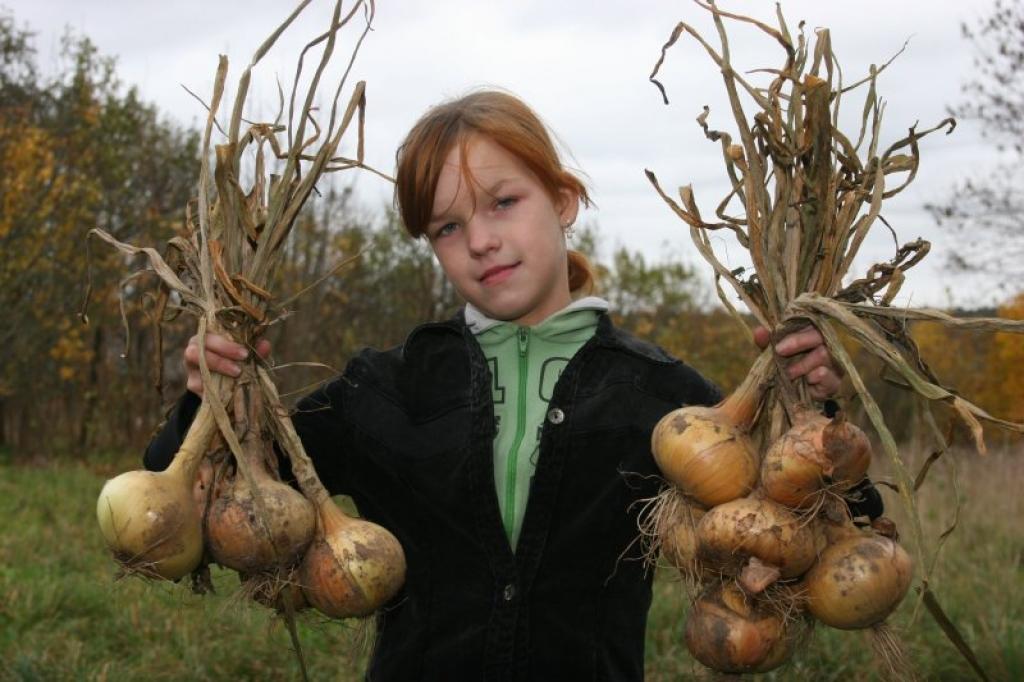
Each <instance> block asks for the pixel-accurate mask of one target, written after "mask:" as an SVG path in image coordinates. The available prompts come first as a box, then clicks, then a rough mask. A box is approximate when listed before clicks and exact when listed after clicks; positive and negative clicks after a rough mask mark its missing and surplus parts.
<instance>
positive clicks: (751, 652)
mask: <svg viewBox="0 0 1024 682" xmlns="http://www.w3.org/2000/svg"><path fill="white" fill-rule="evenodd" d="M685 637H686V647H687V649H689V651H690V653H691V654H692V655H693V657H694V658H696V659H697V660H698V661H700V662H701V663H703V664H704V665H706V666H707V667H709V668H712V669H713V670H717V671H719V672H723V673H759V672H767V671H769V670H773V669H775V668H777V667H779V666H780V665H782V664H783V663H785V662H786V661H787V660H788V659H789V657H790V656H791V655H792V653H793V650H794V648H795V647H794V646H793V645H794V643H795V641H796V638H795V637H792V636H791V635H790V634H789V633H788V632H787V628H786V626H785V622H784V620H783V619H782V617H781V616H780V615H779V614H778V613H775V612H773V611H771V610H769V609H766V608H763V607H761V606H759V605H758V604H757V603H756V602H753V601H748V600H747V599H745V598H744V595H743V593H742V592H741V591H740V589H739V588H738V587H736V586H735V585H734V584H732V583H725V584H714V585H711V586H710V587H709V588H708V589H707V590H706V591H705V592H704V593H703V594H702V595H701V596H700V597H699V598H698V599H697V601H696V602H695V603H694V605H693V608H692V609H691V610H690V613H689V615H688V616H687V619H686V635H685Z"/></svg>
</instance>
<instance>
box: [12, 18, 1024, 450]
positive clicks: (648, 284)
mask: <svg viewBox="0 0 1024 682" xmlns="http://www.w3.org/2000/svg"><path fill="white" fill-rule="evenodd" d="M62 58H63V62H62V63H63V68H62V69H61V70H60V72H59V73H57V74H55V75H47V74H43V73H41V72H40V70H39V69H38V66H37V63H36V54H35V51H34V49H33V45H32V39H31V34H30V33H28V32H27V31H25V30H23V29H19V28H18V27H17V26H16V24H15V21H14V19H13V17H12V16H10V15H2V16H0V163H2V164H3V169H4V173H2V174H0V253H2V259H0V341H2V346H0V347H2V348H3V350H4V352H3V353H0V451H6V452H11V453H14V454H15V455H16V456H20V457H32V456H40V457H86V456H89V455H91V454H93V453H97V452H117V453H120V452H131V451H136V452H137V451H139V449H140V448H141V447H142V446H143V444H144V443H145V442H146V441H147V440H148V438H149V437H150V435H151V433H152V431H153V429H154V428H155V427H156V426H157V424H158V423H159V422H160V420H161V416H162V414H163V413H164V411H165V410H166V409H167V407H168V406H169V405H170V404H172V403H173V402H174V401H175V400H176V399H177V397H178V396H180V394H181V391H182V390H183V379H184V377H183V371H182V367H181V351H182V349H183V348H184V346H185V344H186V342H187V339H188V338H189V336H191V335H192V334H193V333H194V331H195V321H194V320H193V319H192V318H189V317H188V316H186V315H176V310H175V308H174V305H173V301H172V302H171V304H170V305H169V306H167V307H166V308H163V307H161V306H160V305H159V304H158V303H159V302H158V299H157V297H155V296H154V295H153V294H154V293H155V289H154V287H155V285H156V278H155V277H153V276H140V277H134V278H129V279H126V276H127V275H129V274H130V273H132V272H134V271H136V270H137V269H139V267H140V266H141V265H142V262H141V261H131V260H126V259H125V258H124V257H122V256H121V255H119V254H118V253H117V252H115V251H114V250H113V249H111V248H109V247H108V246H107V245H106V244H103V243H101V242H98V241H95V240H94V241H93V242H92V243H89V242H88V241H87V234H88V232H89V230H90V229H92V228H93V227H102V228H103V229H105V230H107V231H108V232H110V233H111V234H113V235H114V236H115V237H116V238H118V239H120V240H122V241H128V242H131V243H135V244H137V245H140V246H157V247H159V246H160V245H162V244H164V243H166V242H167V240H168V239H170V238H171V237H172V236H174V235H175V234H178V233H179V231H180V230H181V229H182V224H183V218H184V211H185V206H186V203H187V202H188V200H189V199H190V197H191V196H192V193H193V192H194V187H195V182H196V175H197V171H198V138H197V134H196V132H195V131H192V130H188V129H185V128H182V127H180V126H178V125H176V124H175V123H173V122H171V121H170V120H169V119H167V118H165V117H163V116H161V115H160V112H158V111H157V110H156V109H155V108H154V107H152V106H151V105H148V104H146V103H144V102H142V101H140V99H139V97H138V94H137V92H136V91H135V90H134V89H133V88H125V87H123V86H122V85H121V84H120V83H119V82H118V80H117V78H116V73H115V69H114V64H113V62H112V61H111V60H109V59H106V58H103V57H102V56H100V55H99V54H98V53H97V51H96V49H95V47H94V46H93V45H92V44H91V43H90V42H89V41H88V40H87V39H84V38H74V37H70V38H67V39H65V41H64V49H63V57H62ZM598 241H599V233H598V231H597V230H596V229H585V230H583V231H582V232H581V233H580V234H578V235H577V236H576V237H574V241H573V244H572V246H573V247H574V248H577V249H579V250H582V251H584V252H585V253H589V254H591V255H592V256H593V254H594V253H597V252H599V249H598V248H597V245H598ZM594 260H595V262H596V264H597V266H598V271H599V286H600V290H599V291H598V292H597V293H599V294H600V295H602V296H604V297H606V298H607V299H609V301H610V302H611V303H612V307H613V310H614V313H613V314H614V317H615V319H616V321H617V323H619V324H620V325H622V326H623V327H625V328H627V329H630V330H631V331H633V332H635V333H636V334H637V335H639V336H641V337H643V338H647V339H649V340H652V341H654V342H655V343H658V344H659V345H661V346H663V347H664V348H666V349H667V350H669V351H670V352H672V353H673V354H675V355H676V356H678V357H681V358H683V359H685V360H686V361H687V362H689V363H690V364H692V365H693V366H695V367H697V368H698V369H699V370H701V371H702V372H703V373H705V374H706V375H707V376H708V377H709V378H711V379H712V380H714V381H715V382H716V383H718V384H719V385H721V386H722V387H723V388H726V389H729V388H731V387H732V386H734V385H736V384H737V383H738V382H739V380H740V379H741V378H742V377H743V375H744V374H745V372H746V370H747V368H748V367H749V365H750V363H751V361H752V360H753V358H754V357H755V355H756V351H755V349H754V347H753V345H752V344H751V342H750V340H749V338H748V335H747V333H746V332H745V331H744V330H743V328H742V327H741V326H740V325H738V324H737V323H736V322H735V321H734V320H733V319H731V318H730V316H729V315H728V314H726V313H725V312H724V311H722V310H721V309H719V308H717V307H716V306H713V305H711V303H710V302H711V296H710V295H709V292H708V286H707V284H706V283H705V282H706V277H705V274H704V269H701V270H699V271H698V272H695V271H694V270H693V269H692V268H691V267H690V266H688V265H687V264H685V263H684V262H683V261H682V260H679V259H676V260H668V261H662V262H658V263H650V262H648V261H647V260H645V258H644V257H643V256H642V255H641V254H640V253H637V252H632V251H630V250H628V249H626V248H619V249H618V250H616V251H615V252H614V253H613V254H612V257H611V258H610V259H608V260H600V259H597V258H594ZM341 263H347V264H346V265H344V266H343V267H341V268H340V269H338V268H337V266H338V265H339V264H341ZM336 270H337V271H336ZM335 271H336V272H335ZM90 286H91V304H90V306H89V308H88V324H85V323H83V321H82V320H81V319H80V313H81V309H82V305H83V302H84V300H85V294H86V289H87V288H88V287H90ZM274 291H275V293H276V294H277V295H278V303H279V305H281V307H282V309H283V310H285V311H287V314H285V315H283V316H282V317H281V319H280V320H279V321H278V322H277V323H275V324H274V325H272V326H271V327H270V329H268V331H267V336H268V337H269V338H270V339H271V341H272V342H273V344H274V349H275V350H274V360H275V362H276V363H277V364H278V365H279V370H278V374H279V377H280V379H281V381H282V384H283V386H284V388H285V390H287V391H290V392H292V393H293V394H294V395H298V394H301V393H302V392H304V390H308V388H309V387H311V386H312V385H314V384H315V383H316V382H318V381H321V380H323V379H325V378H327V377H329V376H331V375H332V374H333V372H334V371H335V370H337V369H340V368H341V367H343V366H344V364H345V362H346V361H347V359H348V358H349V357H351V356H352V355H353V354H354V353H355V352H357V351H358V350H359V349H360V348H362V347H364V346H368V345H369V346H375V347H389V346H392V345H396V344H400V343H401V342H402V340H403V339H404V337H405V335H406V334H407V333H408V332H409V330H411V329H412V328H413V327H415V326H416V325H417V324H420V323H422V322H424V321H427V320H432V319H439V318H444V317H446V316H449V315H451V314H453V313H454V312H455V311H456V310H457V309H458V307H459V305H460V301H459V300H458V297H457V295H456V293H455V292H454V291H453V289H452V288H451V286H450V285H449V284H448V283H447V282H446V281H445V279H444V277H443V276H442V273H441V272H440V269H439V267H438V266H437V264H436V262H435V260H434V259H433V257H432V255H431V254H430V251H429V249H428V248H427V247H426V245H425V244H423V243H421V242H416V241H413V240H410V239H408V238H406V237H405V236H404V234H403V232H402V231H401V230H400V229H399V226H398V225H397V222H396V218H395V216H394V215H393V213H391V212H390V211H388V210H387V209H381V210H370V209H367V208H365V207H361V206H359V205H358V204H357V203H356V202H355V201H354V199H353V196H352V194H351V191H350V190H348V189H345V188H342V187H337V186H325V187H323V188H321V195H320V196H319V197H317V198H316V199H315V200H314V201H313V202H312V205H311V206H310V207H309V209H308V210H307V211H306V212H305V213H304V214H303V215H302V216H301V217H300V220H299V223H298V224H297V226H296V229H295V230H294V233H293V239H292V241H291V242H290V244H289V245H288V251H287V257H286V258H285V261H284V265H283V267H282V269H281V271H280V273H279V282H278V285H277V286H276V287H275V288H274ZM293 297H294V298H293ZM122 311H123V314H124V318H125V320H126V321H127V328H128V329H129V330H130V334H129V335H126V334H125V332H124V328H123V326H122V320H121V314H122ZM1000 313H1001V314H1003V315H1006V316H1016V317H1024V296H1022V297H1018V298H1017V299H1016V300H1015V301H1013V302H1012V303H1011V304H1009V305H1008V306H1007V307H1006V308H1005V309H1003V310H1001V311H1000ZM918 332H919V333H917V336H918V338H919V342H920V344H921V347H922V350H923V351H924V353H925V357H926V358H928V359H929V361H930V362H931V363H932V364H933V366H934V368H935V369H936V373H937V374H938V375H939V376H940V377H942V378H944V379H945V380H946V381H947V383H949V384H950V385H952V386H955V387H958V388H960V389H962V390H963V391H964V392H965V394H967V395H970V396H973V397H974V398H976V399H978V400H979V401H980V402H981V403H982V404H983V405H984V406H986V407H988V408H989V409H991V410H992V411H993V412H994V413H996V414H999V415H1002V416H1011V417H1015V418H1017V419H1024V385H1022V381H1024V379H1022V377H1024V375H1022V374H1021V373H1020V372H1019V371H1017V370H1016V368H1017V367H1019V366H1020V363H1021V361H1024V344H1022V343H1021V342H1020V339H1019V337H1017V338H1010V337H1008V336H1007V338H1003V336H1001V335H1000V336H996V335H988V336H983V335H977V334H964V335H951V334H949V333H948V332H946V331H945V330H940V329H937V328H931V327H922V328H921V329H920V330H918ZM311 361H316V362H318V363H322V366H319V367H311V366H308V364H306V363H309V362H311ZM864 361H865V362H864V365H865V367H871V363H870V361H869V359H867V358H864ZM868 373H869V375H870V376H872V377H876V378H873V379H872V381H873V382H874V384H875V385H876V386H877V389H878V395H879V396H880V400H881V402H882V403H883V405H884V406H885V409H886V411H887V413H888V414H890V415H891V417H892V418H891V419H890V421H891V422H892V423H893V424H896V425H899V426H901V427H904V432H903V433H902V434H901V435H904V436H905V435H907V433H906V432H905V428H906V427H907V425H909V424H912V423H913V421H914V420H913V419H912V418H911V415H912V414H913V409H914V407H913V405H912V403H911V402H910V401H908V400H907V398H906V396H905V394H904V393H903V392H902V391H901V390H900V389H898V388H896V387H894V386H893V385H892V384H891V383H889V382H887V381H886V380H885V378H883V377H880V376H879V373H878V371H877V370H876V369H874V368H871V369H868Z"/></svg>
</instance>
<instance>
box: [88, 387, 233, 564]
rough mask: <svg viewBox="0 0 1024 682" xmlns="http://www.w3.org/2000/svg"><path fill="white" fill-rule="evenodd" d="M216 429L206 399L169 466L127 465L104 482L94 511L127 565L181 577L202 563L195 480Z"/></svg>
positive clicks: (109, 542)
mask: <svg viewBox="0 0 1024 682" xmlns="http://www.w3.org/2000/svg"><path fill="white" fill-rule="evenodd" d="M216 430H217V424H216V422H215V420H214V418H213V412H212V410H211V409H210V408H209V406H208V405H207V404H206V403H203V405H202V406H200V408H199V412H198V413H197V414H196V418H195V420H194V421H193V423H192V426H191V428H190V429H189V432H188V435H187V436H186V437H185V440H184V441H183V442H182V444H181V449H179V450H178V452H177V454H175V456H174V461H172V462H171V465H170V466H169V467H167V469H166V470H165V471H162V472H154V471H129V472H126V473H123V474H121V475H120V476H117V477H115V478H112V479H110V480H109V481H107V482H106V484H105V485H104V486H103V490H101V491H100V496H99V499H98V500H97V501H96V517H97V520H98V521H99V525H100V531H101V532H102V533H103V539H104V540H105V541H106V543H107V547H109V548H110V550H111V551H112V552H113V553H114V558H115V559H116V560H117V561H118V562H119V563H120V564H121V565H122V566H124V567H125V568H126V569H127V570H129V571H132V572H136V573H140V574H143V575H147V576H151V577H160V578H167V579H168V580H177V579H178V578H181V577H182V576H184V575H187V574H188V573H190V572H192V571H193V570H194V569H195V568H196V567H197V566H198V565H199V562H200V561H201V560H202V557H203V535H202V523H201V520H200V515H199V511H198V509H196V505H195V501H194V499H193V496H192V485H193V480H194V479H195V474H196V468H197V466H198V464H199V462H200V461H201V459H202V456H203V455H204V454H205V452H206V447H207V445H208V444H209V442H210V439H211V438H212V437H213V434H214V433H215V432H216Z"/></svg>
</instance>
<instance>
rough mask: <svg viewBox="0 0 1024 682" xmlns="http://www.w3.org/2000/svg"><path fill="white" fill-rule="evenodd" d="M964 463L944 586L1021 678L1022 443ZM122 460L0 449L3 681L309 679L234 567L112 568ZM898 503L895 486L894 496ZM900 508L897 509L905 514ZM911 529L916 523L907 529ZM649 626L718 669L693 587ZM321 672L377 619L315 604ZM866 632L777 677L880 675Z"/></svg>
mask: <svg viewBox="0 0 1024 682" xmlns="http://www.w3.org/2000/svg"><path fill="white" fill-rule="evenodd" d="M961 459H962V461H961V466H960V468H961V470H962V472H961V479H962V480H961V497H962V499H963V501H964V505H965V506H964V509H963V512H962V515H961V519H960V524H959V527H958V529H957V531H956V532H955V533H954V534H953V536H952V538H951V539H950V541H949V542H948V543H947V545H946V547H945V549H944V550H943V555H942V560H941V562H940V568H939V570H938V571H936V573H935V575H934V577H933V581H932V584H933V587H934V589H935V591H936V593H937V595H938V597H939V599H940V600H941V602H942V604H943V606H944V607H945V609H946V611H947V613H948V614H949V615H950V617H951V618H952V619H953V620H954V622H956V623H957V625H958V626H959V627H960V629H961V631H962V632H963V634H964V636H965V637H966V639H967V640H968V642H969V643H970V645H971V646H972V647H973V648H974V650H975V651H976V653H977V654H978V657H979V659H980V660H981V662H982V664H983V665H984V667H985V668H986V670H987V672H988V675H989V677H990V678H991V679H996V680H1021V679H1024V527H1022V519H1024V496H1022V495H1021V494H1020V493H1021V491H1020V487H1021V484H1022V483H1024V456H1022V455H1021V453H1017V456H1016V457H1011V456H1009V455H1000V456H996V455H991V456H989V457H988V458H986V459H980V458H978V457H977V456H976V455H964V456H963V457H962V458H961ZM115 472H116V468H115V467H112V466H109V465H108V466H105V467H103V466H98V465H92V466H86V465H81V464H78V465H61V466H28V465H17V466H16V465H13V464H11V463H10V462H7V463H3V462H2V460H0V523H2V526H0V528H2V531H0V680H4V681H6V680H19V681H35V680H40V681H42V680H46V681H50V680H75V681H79V680H82V681H91V680H117V681H121V680H296V679H299V673H298V667H297V664H296V662H295V657H294V654H293V653H292V651H291V645H290V640H289V637H288V633H287V630H286V629H285V628H284V627H283V625H282V623H281V622H280V621H279V620H278V619H277V618H275V617H273V616H272V615H271V614H270V613H269V612H268V611H266V610H264V609H262V608H261V607H258V606H251V605H249V604H248V603H245V602H243V601H242V600H241V599H240V598H239V597H238V596H237V589H236V588H237V579H236V578H234V576H233V574H231V573H229V572H215V574H214V582H215V585H216V586H217V588H218V594H217V595H213V596H210V595H207V596H205V597H199V596H194V595H192V594H190V593H188V591H187V590H186V589H185V588H183V587H181V586H175V585H166V584H165V585H154V584H146V583H143V582H141V581H140V580H137V579H126V580H121V581H114V579H113V578H114V572H115V571H114V565H113V563H112V562H111V561H110V560H109V559H108V557H107V556H106V554H105V552H104V550H103V548H102V547H101V542H100V539H99V535H98V531H97V529H96V522H95V518H94V504H95V499H96V495H97V493H98V491H99V488H100V486H101V485H102V483H103V481H104V479H105V478H107V477H108V476H110V475H111V474H112V473H115ZM953 499H954V495H953V493H952V487H951V483H950V479H949V478H948V476H947V475H946V473H945V472H944V471H937V472H936V473H935V475H934V476H933V477H932V478H931V479H930V480H929V482H928V486H927V489H926V494H925V495H923V497H922V500H921V504H922V507H923V509H924V512H923V517H924V522H925V525H926V531H927V532H928V533H929V534H930V535H931V536H933V537H934V536H935V535H937V534H938V533H939V532H940V531H941V529H942V528H944V527H945V526H946V525H948V523H949V521H950V519H951V518H952V513H953ZM888 500H889V503H890V506H894V505H895V501H894V498H892V497H889V498H888ZM894 516H896V518H897V520H898V519H899V515H896V514H894ZM904 528H905V530H906V527H905V526H904ZM656 590H657V593H656V597H655V606H654V609H653V610H652V612H651V617H650V622H649V627H648V646H647V678H648V679H649V680H680V679H695V678H697V679H713V678H712V677H711V676H710V675H708V674H707V673H705V672H704V671H703V670H702V669H701V667H700V666H699V665H698V664H695V663H694V662H693V661H692V659H691V658H690V657H689V655H688V654H687V653H686V649H685V647H684V646H683V643H682V627H683V625H682V624H683V616H684V614H685V611H686V597H685V596H684V594H683V592H682V590H681V589H680V586H679V585H678V584H677V583H675V582H673V580H672V578H671V576H670V574H668V573H667V572H666V573H664V574H662V575H659V579H658V581H657V584H656ZM915 606H916V603H915V600H914V599H913V595H911V596H910V597H908V598H907V600H906V601H905V602H904V604H903V606H902V607H901V609H900V610H899V612H898V613H897V615H896V616H895V617H894V618H893V619H892V621H893V624H894V626H895V627H896V628H897V630H898V632H899V633H900V635H901V637H902V639H903V641H904V643H905V646H906V648H907V650H908V654H909V657H910V660H911V662H912V664H913V666H914V668H915V670H916V672H917V674H918V675H919V676H920V677H921V678H923V679H936V680H967V679H972V677H973V675H972V673H971V671H970V668H969V667H968V666H967V665H966V663H964V662H963V660H962V659H961V658H960V656H959V654H958V653H957V652H956V650H955V649H954V648H953V647H952V646H951V645H950V644H949V643H948V642H947V641H946V639H945V638H944V636H943V634H942V633H941V632H940V631H939V629H938V628H937V627H936V626H935V624H934V623H933V622H932V620H931V618H930V617H929V616H928V615H927V613H926V612H924V611H923V610H922V611H921V613H920V615H918V617H917V619H916V620H914V613H915ZM300 637H301V640H302V643H303V649H304V651H305V655H306V660H307V664H308V666H309V669H310V676H311V678H312V679H315V680H356V679H361V670H362V665H363V661H364V658H365V653H361V652H365V650H366V648H367V647H366V644H365V642H366V639H367V637H366V632H365V628H363V627H360V626H359V625H354V624H350V623H336V622H329V621H326V620H324V619H318V618H316V617H314V616H309V615H304V616H303V617H302V622H301V623H300ZM879 675H880V674H879V671H878V668H877V667H876V666H875V664H874V663H873V662H872V654H871V648H870V645H869V642H868V638H867V637H866V636H865V635H864V634H863V633H857V632H838V631H833V630H828V629H827V628H824V627H820V628H818V629H817V630H816V631H815V632H814V634H813V636H812V637H811V639H810V640H809V642H808V643H807V645H806V647H805V648H804V649H802V651H801V652H800V653H799V654H798V655H797V656H796V657H795V659H794V660H793V661H792V662H791V663H790V664H789V665H788V666H786V667H785V668H783V669H781V670H780V671H777V672H776V673H773V674H770V675H765V676H764V678H765V679H777V680H867V679H880V676H879Z"/></svg>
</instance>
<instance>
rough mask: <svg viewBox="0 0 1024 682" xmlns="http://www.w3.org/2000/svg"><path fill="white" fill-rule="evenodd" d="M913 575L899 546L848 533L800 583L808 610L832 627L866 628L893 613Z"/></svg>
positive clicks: (864, 534) (880, 538) (877, 537)
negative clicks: (803, 589)
mask: <svg viewBox="0 0 1024 682" xmlns="http://www.w3.org/2000/svg"><path fill="white" fill-rule="evenodd" d="M834 536H835V534H833V537H834ZM912 574H913V563H912V561H911V559H910V555H909V554H907V552H906V551H905V550H904V549H903V548H902V547H900V546H899V545H898V544H897V543H895V542H894V541H892V540H890V539H889V538H887V537H883V536H881V535H876V534H874V533H870V532H862V531H859V530H856V529H854V528H847V529H846V530H845V532H844V533H842V534H841V537H839V538H837V539H836V540H834V541H833V543H832V544H831V545H829V546H828V547H827V548H826V549H825V551H824V552H823V553H822V554H821V557H820V558H819V559H818V563H817V564H815V565H814V567H813V568H812V569H811V570H810V571H809V572H808V573H807V576H806V577H805V578H804V584H805V586H806V588H807V599H808V601H807V609H808V611H810V612H811V613H812V614H813V615H814V616H815V617H816V618H817V619H818V620H820V621H821V622H822V623H825V624H826V625H830V626H832V627H834V628H839V629H841V630H856V629H860V628H866V627H869V626H872V625H875V624H877V623H880V622H882V621H883V620H885V618H886V617H888V615H889V614H890V613H892V612H893V611H894V610H895V609H896V607H897V606H898V605H899V603H900V602H901V601H902V600H903V597H904V595H906V593H907V589H908V588H909V587H910V580H911V577H912Z"/></svg>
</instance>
